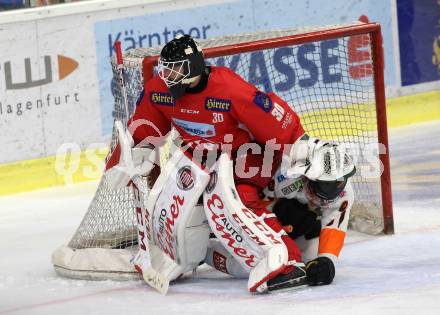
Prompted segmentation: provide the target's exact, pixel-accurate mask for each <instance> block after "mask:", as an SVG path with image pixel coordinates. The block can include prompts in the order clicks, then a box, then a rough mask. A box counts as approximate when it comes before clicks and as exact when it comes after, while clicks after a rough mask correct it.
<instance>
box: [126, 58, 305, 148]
mask: <svg viewBox="0 0 440 315" xmlns="http://www.w3.org/2000/svg"><path fill="white" fill-rule="evenodd" d="M209 69H210V73H209V77H206V80H208V81H207V83H206V87H205V88H204V89H203V90H202V91H195V90H194V91H191V89H188V90H187V93H185V95H183V96H182V97H180V98H179V99H177V100H176V99H175V98H174V97H173V96H172V95H171V94H170V92H169V90H168V88H167V86H166V85H165V83H164V82H163V81H162V80H161V79H160V78H159V77H154V78H153V79H151V80H150V81H148V82H147V84H146V85H145V90H144V93H143V95H142V96H141V99H140V101H139V102H138V105H137V108H136V111H135V113H134V115H133V117H132V119H131V120H130V122H129V125H131V128H130V129H131V130H132V133H133V138H134V141H135V144H138V143H140V142H142V141H143V140H144V139H147V141H148V142H150V143H152V144H157V141H158V140H159V139H157V138H156V139H154V138H151V137H160V136H164V135H166V134H167V133H168V132H169V131H170V129H171V125H173V126H174V127H175V128H176V129H177V130H178V131H179V133H180V135H181V136H182V138H183V140H184V142H185V143H189V142H194V143H215V144H223V143H225V135H232V149H233V150H236V149H238V148H239V147H240V145H242V144H244V143H248V142H250V141H253V142H258V143H260V144H263V145H264V144H266V142H267V141H269V140H272V143H273V141H274V140H275V143H277V144H281V145H283V144H292V143H294V142H295V141H296V139H298V138H299V137H300V136H301V135H303V134H304V130H303V128H302V126H301V123H300V120H299V117H298V116H297V114H296V113H295V112H293V111H292V109H291V108H290V107H289V105H288V104H287V103H286V102H285V101H283V100H282V99H280V98H279V97H278V96H276V95H275V94H273V93H269V94H265V93H263V92H261V91H258V90H257V89H256V88H255V87H254V86H253V85H251V84H249V83H247V82H246V81H244V80H243V79H242V78H241V77H240V76H238V75H237V74H235V73H234V72H233V71H231V70H229V69H228V68H226V67H215V66H212V67H209ZM144 120H148V123H145V121H144ZM136 121H138V122H139V123H134V122H136ZM142 122H144V123H142ZM138 125H139V127H137V128H136V129H135V130H134V132H133V129H134V128H133V127H134V126H138ZM226 139H227V140H226V142H228V143H231V137H230V136H229V138H228V137H227V138H226ZM155 142H156V143H155Z"/></svg>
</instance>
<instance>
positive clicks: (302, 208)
mask: <svg viewBox="0 0 440 315" xmlns="http://www.w3.org/2000/svg"><path fill="white" fill-rule="evenodd" d="M273 212H274V213H275V215H276V216H277V219H278V220H279V221H280V222H281V224H282V225H283V226H284V227H286V226H291V228H290V229H291V231H286V232H287V234H289V236H290V237H291V238H293V239H295V238H297V237H299V236H302V235H304V237H305V238H306V239H307V240H309V239H312V238H314V237H318V236H319V233H320V232H321V221H320V220H319V219H318V218H317V215H316V213H315V212H313V211H310V210H309V209H308V207H307V205H304V204H302V203H300V202H299V201H298V200H296V199H285V198H281V199H279V200H278V201H277V203H276V204H275V206H274V207H273Z"/></svg>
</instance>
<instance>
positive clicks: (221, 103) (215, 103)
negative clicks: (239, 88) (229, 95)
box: [205, 97, 232, 112]
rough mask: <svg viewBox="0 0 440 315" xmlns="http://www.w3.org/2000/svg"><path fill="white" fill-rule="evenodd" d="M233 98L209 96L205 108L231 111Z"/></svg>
mask: <svg viewBox="0 0 440 315" xmlns="http://www.w3.org/2000/svg"><path fill="white" fill-rule="evenodd" d="M231 105H232V102H231V100H228V99H223V98H215V97H207V98H206V99H205V109H207V110H212V111H215V112H230V111H231Z"/></svg>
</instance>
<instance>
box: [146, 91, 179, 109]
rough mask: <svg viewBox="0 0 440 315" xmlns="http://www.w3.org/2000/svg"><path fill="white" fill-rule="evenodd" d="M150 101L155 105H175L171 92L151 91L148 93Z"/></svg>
mask: <svg viewBox="0 0 440 315" xmlns="http://www.w3.org/2000/svg"><path fill="white" fill-rule="evenodd" d="M150 101H151V103H153V104H157V105H165V106H175V105H176V103H175V102H174V97H173V96H172V95H171V93H163V92H151V93H150Z"/></svg>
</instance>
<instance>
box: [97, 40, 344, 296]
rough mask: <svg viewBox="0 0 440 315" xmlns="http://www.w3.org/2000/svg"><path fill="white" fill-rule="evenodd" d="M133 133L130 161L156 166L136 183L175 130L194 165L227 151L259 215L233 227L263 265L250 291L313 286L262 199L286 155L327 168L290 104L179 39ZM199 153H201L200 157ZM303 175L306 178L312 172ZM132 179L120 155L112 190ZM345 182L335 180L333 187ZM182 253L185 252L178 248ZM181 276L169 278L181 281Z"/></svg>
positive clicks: (253, 271) (111, 168) (111, 169)
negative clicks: (156, 149) (210, 62)
mask: <svg viewBox="0 0 440 315" xmlns="http://www.w3.org/2000/svg"><path fill="white" fill-rule="evenodd" d="M144 122H148V123H144ZM128 125H129V129H130V131H131V134H128V133H127V134H125V137H126V138H129V139H128V140H127V141H121V140H120V145H121V146H124V145H125V146H127V145H130V146H134V148H133V149H132V152H131V153H130V154H131V156H132V159H133V163H134V164H135V166H136V164H140V163H141V162H145V160H147V161H148V160H150V162H151V163H149V164H148V163H147V164H148V165H149V166H148V167H147V168H146V169H145V168H144V170H143V173H144V174H137V175H145V173H148V171H150V169H151V166H152V162H153V159H152V158H149V156H152V155H151V152H152V150H153V149H154V147H155V146H156V147H157V146H159V145H161V144H162V143H163V140H164V136H165V135H167V134H168V133H169V132H170V130H171V128H172V127H174V128H175V129H176V130H177V131H178V133H179V135H180V137H181V140H182V142H183V146H186V148H187V152H186V153H187V154H188V152H189V154H190V155H191V156H192V158H195V156H196V155H197V156H199V157H200V156H202V158H200V159H199V160H200V161H199V162H202V163H205V162H206V152H216V155H215V156H216V157H218V155H219V154H220V153H221V152H225V151H226V152H227V153H228V155H229V157H230V159H231V160H232V161H233V163H234V169H235V172H234V182H235V186H236V187H235V188H236V192H237V193H238V195H239V198H240V201H241V202H242V204H243V205H244V206H245V207H246V208H247V209H250V210H251V212H252V213H253V214H251V215H250V216H251V217H252V220H247V221H246V222H245V220H241V219H240V215H244V216H243V218H245V216H246V214H240V213H239V214H238V215H237V214H235V217H234V216H232V215H231V217H234V218H238V219H237V220H235V223H234V224H235V228H234V232H236V233H237V234H236V235H241V236H240V237H241V238H248V239H250V240H251V241H250V242H251V243H252V244H251V245H250V247H252V248H254V252H255V253H259V254H255V255H254V256H258V257H259V261H257V262H256V265H250V266H245V265H244V264H243V266H245V267H246V268H248V269H247V271H248V272H249V283H248V289H249V291H251V292H264V291H267V290H269V291H270V290H277V289H284V288H288V287H294V286H298V285H303V284H306V283H307V275H306V269H305V265H304V263H303V262H302V257H301V252H300V250H299V248H298V246H297V244H296V243H295V241H294V240H293V239H292V238H291V237H289V235H288V234H287V233H286V232H285V231H284V230H283V227H282V225H281V224H280V222H279V221H278V219H277V217H276V216H275V214H274V213H272V212H271V211H270V210H269V209H268V204H269V203H268V202H267V201H265V200H262V199H261V198H260V196H261V192H262V191H263V189H264V188H265V187H266V186H267V185H268V184H269V182H270V181H271V180H272V176H273V175H274V174H275V172H276V171H277V169H278V168H279V167H280V165H281V162H282V159H283V155H284V156H285V157H286V158H287V160H288V161H289V164H290V165H293V164H295V156H296V155H299V156H302V158H303V160H304V161H305V160H307V163H310V161H314V163H321V162H323V160H322V156H323V154H317V155H316V157H315V158H314V157H313V154H314V149H315V148H318V147H319V148H318V150H321V153H322V150H327V149H326V148H325V146H322V142H320V140H318V139H316V141H315V140H314V139H312V140H313V141H312V140H310V139H309V138H308V136H307V135H305V133H304V129H303V127H302V126H301V122H300V119H299V117H298V115H297V114H296V113H295V112H294V111H293V110H292V109H291V107H290V106H289V105H288V104H287V103H286V102H285V101H284V100H282V99H281V98H279V97H278V96H277V95H275V94H274V93H264V92H262V91H259V90H258V89H257V88H256V87H255V86H253V85H252V84H250V83H248V82H246V81H244V80H243V79H242V78H241V77H240V76H238V75H237V74H236V73H234V72H233V71H231V70H229V69H228V68H226V67H218V66H206V65H205V60H204V57H203V53H202V50H201V48H200V46H199V45H198V44H197V43H196V42H195V41H194V40H193V39H192V38H191V37H190V36H189V35H179V36H177V37H176V38H175V39H174V40H172V41H171V42H169V43H168V44H166V45H165V46H164V48H163V49H162V51H161V54H160V59H159V76H156V77H154V78H152V79H151V80H149V81H148V82H146V84H145V87H144V91H143V94H142V95H141V98H140V100H139V102H138V104H137V107H136V110H135V113H134V115H133V116H132V118H131V119H130V121H129V123H128ZM131 137H132V139H131ZM120 139H121V136H120ZM132 141H133V143H131V142H132ZM123 150H124V148H122V151H123ZM198 150H200V151H198ZM249 150H251V154H248V151H249ZM200 152H203V153H202V154H201V155H200V154H197V153H200ZM315 153H316V152H315ZM318 160H319V161H318ZM298 168H299V167H298V165H296V169H298ZM255 169H258V171H257V172H255V171H253V170H255ZM315 169H316V167H315ZM302 171H303V172H304V173H306V172H307V169H305V168H302ZM134 173H135V171H134V170H133V169H131V170H129V169H128V167H127V165H126V161H124V159H121V158H120V156H119V152H118V150H115V152H114V154H113V155H112V157H111V159H110V162H109V163H108V164H107V171H106V177H107V179H108V181H109V182H110V183H111V185H112V186H114V187H122V186H125V185H127V184H128V182H129V181H130V180H131V178H132V177H133V175H134ZM138 173H139V172H138ZM135 175H136V174H135ZM344 175H345V174H343V175H342V176H341V175H335V176H334V177H335V178H334V180H337V179H340V178H344ZM316 176H317V175H315V177H316ZM318 177H319V176H318ZM318 177H316V178H315V179H317V178H318ZM344 185H345V184H344ZM339 188H340V187H339ZM225 211H227V210H225ZM247 216H248V217H249V214H247ZM153 219H154V215H153ZM176 221H177V220H176ZM173 222H174V219H173ZM238 223H239V224H238ZM224 228H227V227H224ZM243 234H246V237H245V236H244V235H243ZM220 241H222V240H220ZM230 243H231V240H230V239H229V240H228V241H224V240H223V246H224V247H225V248H226V249H227V250H228V251H229V253H230V254H231V255H232V256H233V258H236V259H238V260H240V251H237V250H232V249H231V248H228V246H230V245H231V244H230ZM178 246H184V245H183V244H182V242H180V243H179V245H178ZM188 246H189V245H188ZM243 250H244V249H243ZM261 253H263V254H261ZM140 269H142V268H140ZM182 270H183V269H182ZM182 270H180V271H179V272H181V271H182ZM179 272H176V273H174V274H173V276H170V278H176V277H177V276H179V274H177V273H179ZM169 280H173V279H169Z"/></svg>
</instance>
